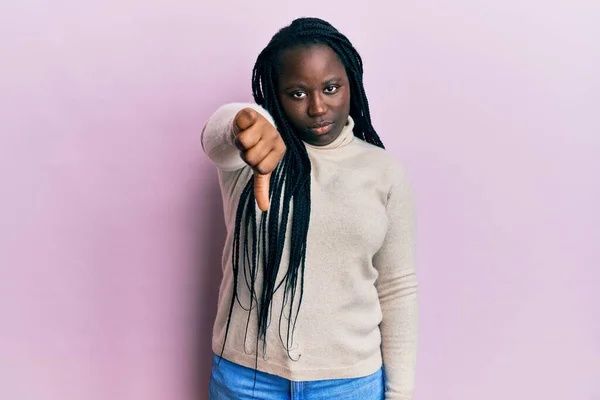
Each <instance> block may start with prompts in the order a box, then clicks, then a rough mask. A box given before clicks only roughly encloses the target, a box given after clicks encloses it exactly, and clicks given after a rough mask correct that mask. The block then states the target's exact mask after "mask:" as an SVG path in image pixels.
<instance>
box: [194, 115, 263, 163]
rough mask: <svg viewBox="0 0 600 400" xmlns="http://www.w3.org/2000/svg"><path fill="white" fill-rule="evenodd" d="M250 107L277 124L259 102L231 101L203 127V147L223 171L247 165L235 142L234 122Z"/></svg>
mask: <svg viewBox="0 0 600 400" xmlns="http://www.w3.org/2000/svg"><path fill="white" fill-rule="evenodd" d="M248 107H249V108H252V109H254V110H256V111H258V112H259V113H260V114H262V115H263V116H264V117H265V118H266V119H267V120H268V121H269V122H271V123H272V124H273V125H275V124H274V121H273V118H272V117H271V115H270V114H269V113H268V112H267V111H266V110H265V109H264V108H262V107H260V106H259V105H257V104H254V103H229V104H225V105H223V106H221V107H219V108H218V109H217V110H216V111H215V112H214V113H213V115H211V116H210V118H209V119H208V121H207V122H206V124H205V125H204V129H202V134H201V142H202V149H203V150H204V153H205V154H206V155H207V156H208V158H210V159H211V161H212V162H213V163H214V164H215V165H216V166H217V167H218V168H219V169H221V170H223V171H235V170H238V169H241V168H243V167H245V166H246V165H247V164H246V163H245V162H244V160H243V159H242V158H241V157H240V149H238V148H237V147H236V146H235V144H234V142H233V140H234V131H233V123H234V118H235V116H236V115H237V113H238V112H239V111H240V110H242V109H243V108H248Z"/></svg>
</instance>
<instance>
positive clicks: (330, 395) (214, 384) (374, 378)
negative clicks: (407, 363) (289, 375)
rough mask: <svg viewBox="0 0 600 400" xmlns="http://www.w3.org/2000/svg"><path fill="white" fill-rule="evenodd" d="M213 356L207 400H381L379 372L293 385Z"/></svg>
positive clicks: (380, 373) (275, 376) (381, 391)
mask: <svg viewBox="0 0 600 400" xmlns="http://www.w3.org/2000/svg"><path fill="white" fill-rule="evenodd" d="M254 376H255V371H254V369H252V368H247V367H243V366H241V365H238V364H234V363H232V362H230V361H227V360H226V359H224V358H222V359H221V361H220V362H219V356H218V355H213V361H212V370H211V376H210V385H209V393H210V394H209V400H331V399H334V400H383V395H384V391H385V390H384V382H383V370H382V369H381V368H380V369H379V370H378V371H377V372H375V373H374V374H371V375H368V376H365V377H361V378H351V379H326V380H320V381H305V382H295V381H290V380H287V379H285V378H282V377H279V376H277V375H272V374H267V373H265V372H260V371H256V386H254Z"/></svg>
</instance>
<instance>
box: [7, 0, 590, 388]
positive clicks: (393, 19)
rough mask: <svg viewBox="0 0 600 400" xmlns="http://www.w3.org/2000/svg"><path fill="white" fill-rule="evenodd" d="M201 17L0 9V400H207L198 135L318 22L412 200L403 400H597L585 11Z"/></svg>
mask: <svg viewBox="0 0 600 400" xmlns="http://www.w3.org/2000/svg"><path fill="white" fill-rule="evenodd" d="M50 4H51V5H50ZM207 4H208V3H207V2H202V1H190V0H175V1H166V0H156V1H149V2H148V1H140V0H133V1H131V0H130V1H123V0H120V1H116V0H112V1H103V2H94V4H92V2H87V1H74V0H71V1H67V0H63V1H53V2H44V1H41V0H38V1H34V0H31V1H25V0H23V1H17V0H13V1H10V0H8V1H3V2H2V4H1V5H0V140H1V142H0V144H1V145H0V162H1V164H0V182H1V205H2V206H1V208H0V224H1V230H0V267H1V270H0V322H1V325H0V398H2V399H14V400H33V399H36V400H41V399H43V400H59V399H60V400H106V399H111V400H130V399H131V400H134V399H135V400H138V399H139V400H142V399H143V400H165V399H169V400H192V399H202V400H204V399H206V397H205V393H206V383H207V378H208V375H207V374H208V363H209V356H210V347H209V342H210V328H211V324H212V318H213V316H214V313H215V300H216V299H215V296H216V290H217V285H218V282H219V274H220V272H219V269H220V266H219V259H220V252H221V245H222V241H223V228H222V215H221V212H222V210H221V204H220V199H219V195H218V187H217V183H216V175H215V170H214V168H213V167H212V165H211V164H210V163H209V161H208V160H207V159H206V158H205V157H204V155H203V154H202V152H201V148H200V141H199V140H200V139H199V138H200V130H201V128H202V126H203V123H204V121H205V120H206V118H207V117H208V116H209V115H210V113H211V112H212V111H214V109H215V108H216V107H217V106H218V105H220V104H222V103H224V102H229V101H239V100H249V99H250V83H249V80H250V73H251V68H252V64H253V62H254V59H255V57H256V55H257V54H258V52H259V51H260V50H261V49H262V47H263V46H264V45H265V44H266V43H267V41H268V40H269V38H270V37H271V35H272V34H274V33H275V31H276V30H277V29H278V28H280V27H282V26H283V25H286V24H287V23H289V22H290V21H291V20H292V19H293V18H294V17H297V16H300V15H316V16H321V17H324V18H326V19H329V20H330V21H331V22H333V23H334V24H335V25H336V26H337V27H339V28H340V29H341V30H342V31H343V32H345V33H346V34H347V35H348V36H349V37H350V38H351V40H352V41H353V42H354V44H355V45H356V47H357V48H358V49H359V50H360V52H361V53H362V55H363V57H364V59H365V62H366V76H365V81H366V87H367V91H368V95H369V99H370V101H371V106H372V111H373V120H374V124H375V126H376V128H377V129H378V130H379V132H380V134H381V136H382V137H383V139H384V141H385V143H386V145H387V147H388V149H389V151H391V152H393V153H394V154H395V155H397V156H398V157H399V158H400V159H401V160H402V161H403V163H404V164H405V165H406V167H407V169H408V171H409V174H410V175H411V179H412V180H413V182H414V186H415V192H416V197H417V202H418V209H419V278H420V282H421V303H420V307H421V341H420V351H419V366H418V390H417V395H416V396H415V397H416V399H415V400H482V399H483V400H507V399H519V400H520V399H523V400H525V399H527V400H530V399H535V400H537V399H544V400H559V399H560V400H565V399H568V400H597V399H600V307H599V305H600V295H599V293H600V291H599V289H598V287H599V286H600V272H599V269H600V268H599V267H600V250H599V248H600V210H599V209H600V206H599V203H600V201H599V196H600V178H599V175H600V117H599V114H600V95H599V93H600V79H599V77H598V75H599V71H600V56H599V50H600V45H599V44H598V43H599V38H600V24H599V23H598V21H599V20H600V5H599V3H598V2H597V1H594V0H590V1H579V0H578V1H562V2H560V1H541V0H540V1H533V0H529V1H521V0H505V1H495V2H491V1H467V0H458V1H453V2H443V1H437V2H428V3H426V4H425V3H423V4H421V3H420V2H400V3H397V2H396V3H395V2H388V1H385V2H383V1H381V2H378V1H367V2H362V3H360V4H358V3H357V6H356V7H351V6H350V3H349V2H348V1H341V0H335V1H329V2H326V3H321V2H320V1H316V0H311V1H303V2H301V3H300V2H297V3H288V2H283V1H278V0H269V1H237V2H232V1H217V2H211V3H210V5H207ZM299 4H301V5H299ZM392 4H396V5H394V6H393V7H396V8H395V9H391V8H390V7H392ZM238 29H239V30H240V31H241V33H239V34H236V33H234V32H235V30H238Z"/></svg>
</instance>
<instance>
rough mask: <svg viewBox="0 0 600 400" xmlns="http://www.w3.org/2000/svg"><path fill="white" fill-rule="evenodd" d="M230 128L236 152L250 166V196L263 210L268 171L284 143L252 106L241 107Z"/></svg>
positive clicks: (269, 173)
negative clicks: (233, 136)
mask: <svg viewBox="0 0 600 400" xmlns="http://www.w3.org/2000/svg"><path fill="white" fill-rule="evenodd" d="M233 128H234V131H235V132H234V133H235V140H234V143H235V145H236V147H237V148H238V149H240V156H241V157H242V160H244V162H245V163H246V164H248V165H249V166H250V167H251V168H252V169H253V170H254V197H255V198H256V202H257V203H258V208H260V209H261V210H262V211H267V210H268V208H269V182H270V179H271V173H272V172H273V171H274V170H275V168H276V167H277V164H279V161H281V159H282V158H283V155H284V154H285V151H286V146H285V143H284V142H283V139H282V138H281V136H280V135H279V132H278V131H277V129H276V128H275V127H274V126H273V124H271V122H269V121H268V120H267V119H266V118H265V117H263V116H262V115H261V114H260V113H259V112H257V111H256V110H254V109H252V108H244V109H242V110H240V111H239V112H238V113H237V114H236V116H235V118H234V124H233Z"/></svg>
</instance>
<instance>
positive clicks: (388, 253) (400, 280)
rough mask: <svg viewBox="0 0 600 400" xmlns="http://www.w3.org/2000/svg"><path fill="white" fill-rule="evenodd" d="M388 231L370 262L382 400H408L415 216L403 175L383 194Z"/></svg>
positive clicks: (413, 339) (413, 343) (413, 345)
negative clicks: (378, 321) (375, 294)
mask: <svg viewBox="0 0 600 400" xmlns="http://www.w3.org/2000/svg"><path fill="white" fill-rule="evenodd" d="M387 212H388V218H389V220H388V230H387V234H386V237H385V240H384V243H383V245H382V247H381V249H380V250H379V251H378V252H377V253H376V254H375V256H374V258H373V265H374V266H375V268H377V270H378V271H379V276H378V279H377V281H376V287H377V291H378V294H379V301H380V304H381V310H382V314H383V318H382V322H381V324H380V330H381V339H382V343H381V352H382V356H383V368H384V372H385V386H386V387H385V389H386V393H385V400H412V398H413V389H414V385H415V369H416V359H417V331H418V326H417V322H418V318H417V317H418V315H417V314H418V312H417V286H418V285H417V279H416V274H415V233H416V213H415V206H414V203H413V195H412V189H411V187H410V184H409V182H408V180H407V178H406V175H405V174H404V173H403V172H401V173H400V174H399V175H398V179H397V180H396V183H395V184H394V185H393V186H392V188H391V190H390V193H389V194H388V202H387Z"/></svg>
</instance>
